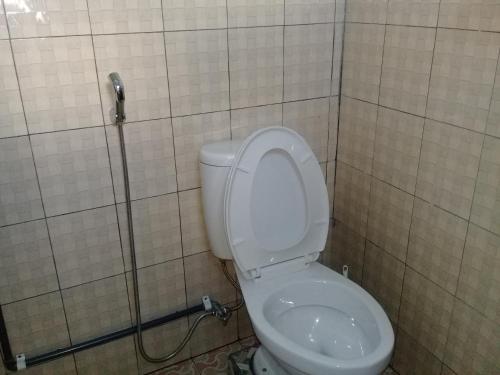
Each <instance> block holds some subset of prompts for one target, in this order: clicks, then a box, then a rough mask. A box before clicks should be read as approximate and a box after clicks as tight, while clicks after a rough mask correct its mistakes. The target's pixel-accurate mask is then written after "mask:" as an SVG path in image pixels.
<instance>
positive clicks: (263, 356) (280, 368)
mask: <svg viewBox="0 0 500 375" xmlns="http://www.w3.org/2000/svg"><path fill="white" fill-rule="evenodd" d="M252 371H253V373H254V374H255V375H307V374H306V373H305V372H302V371H299V370H297V369H294V368H291V367H289V366H288V365H286V364H284V363H280V362H279V361H278V360H277V359H276V357H274V356H273V355H272V354H271V353H269V351H268V350H267V349H266V348H264V347H263V346H262V345H261V346H259V348H258V349H257V351H256V352H255V354H254V356H253V360H252Z"/></svg>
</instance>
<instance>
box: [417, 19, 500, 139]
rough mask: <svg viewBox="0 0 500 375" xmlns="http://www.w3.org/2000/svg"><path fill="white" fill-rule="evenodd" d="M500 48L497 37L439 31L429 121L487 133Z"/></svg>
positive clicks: (430, 90)
mask: <svg viewBox="0 0 500 375" xmlns="http://www.w3.org/2000/svg"><path fill="white" fill-rule="evenodd" d="M499 48H500V39H499V37H498V35H496V34H493V33H482V32H481V33H478V32H473V31H463V30H451V29H439V30H438V32H437V36H436V47H435V52H434V60H433V65H432V76H431V81H430V89H429V102H428V107H427V117H429V118H432V119H434V120H438V121H444V122H448V123H451V124H454V125H458V126H461V127H463V128H467V129H471V130H476V131H479V132H482V131H484V129H485V128H486V122H487V119H488V110H489V108H490V101H491V95H492V89H493V81H494V78H495V70H496V66H497V59H498V50H499Z"/></svg>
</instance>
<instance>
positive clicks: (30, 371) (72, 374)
mask: <svg viewBox="0 0 500 375" xmlns="http://www.w3.org/2000/svg"><path fill="white" fill-rule="evenodd" d="M1 371H2V370H0V374H3V373H2V372H1ZM23 372H24V374H25V375H77V374H78V373H77V372H76V366H75V359H74V358H73V356H72V355H68V356H66V357H62V358H60V359H56V360H54V361H50V362H46V363H44V364H41V365H37V366H34V367H31V368H27V369H26V370H23Z"/></svg>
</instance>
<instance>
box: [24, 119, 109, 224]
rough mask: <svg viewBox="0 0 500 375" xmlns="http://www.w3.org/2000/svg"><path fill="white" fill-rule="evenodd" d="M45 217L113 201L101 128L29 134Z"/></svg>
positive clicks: (103, 135)
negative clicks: (30, 135)
mask: <svg viewBox="0 0 500 375" xmlns="http://www.w3.org/2000/svg"><path fill="white" fill-rule="evenodd" d="M31 143H32V146H33V154H34V157H35V164H36V169H37V172H38V179H39V181H40V189H41V190H42V198H43V202H44V205H45V211H46V213H47V216H53V215H59V214H64V213H68V212H73V211H80V210H85V209H89V208H95V207H100V206H105V205H109V204H113V203H114V196H113V186H112V182H111V171H110V170H111V168H110V166H109V158H108V149H107V145H106V136H105V134H104V129H103V128H89V129H79V130H71V131H66V132H57V133H48V134H38V135H34V136H32V137H31Z"/></svg>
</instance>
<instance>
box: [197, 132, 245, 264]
mask: <svg viewBox="0 0 500 375" xmlns="http://www.w3.org/2000/svg"><path fill="white" fill-rule="evenodd" d="M241 144H242V141H241V140H233V141H222V142H216V143H209V144H206V145H204V146H203V147H202V148H201V150H200V174H201V195H202V201H203V215H204V218H205V224H206V227H207V233H208V240H209V242H210V248H211V250H212V252H213V254H214V255H215V256H216V257H218V258H220V259H233V255H232V253H231V250H230V249H229V246H228V244H227V239H226V231H225V228H224V194H225V189H226V181H227V177H228V174H229V170H230V169H231V165H232V164H233V161H234V157H235V155H236V153H237V152H238V150H239V148H240V146H241Z"/></svg>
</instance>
